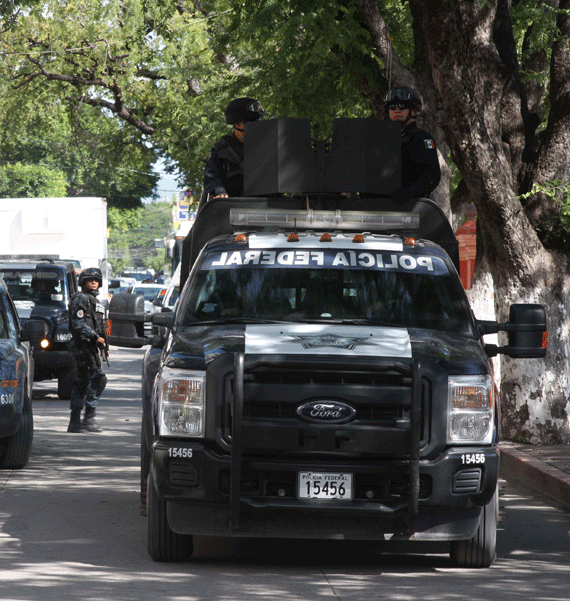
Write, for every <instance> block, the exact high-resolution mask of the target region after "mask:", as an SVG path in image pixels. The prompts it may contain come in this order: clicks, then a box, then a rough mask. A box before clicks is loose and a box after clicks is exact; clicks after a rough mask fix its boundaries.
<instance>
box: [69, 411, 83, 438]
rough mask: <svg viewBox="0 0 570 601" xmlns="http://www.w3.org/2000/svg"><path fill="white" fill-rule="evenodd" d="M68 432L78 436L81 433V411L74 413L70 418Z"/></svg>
mask: <svg viewBox="0 0 570 601" xmlns="http://www.w3.org/2000/svg"><path fill="white" fill-rule="evenodd" d="M67 431H68V432H73V433H74V434H78V433H79V432H81V411H72V412H71V415H70V417H69V426H67Z"/></svg>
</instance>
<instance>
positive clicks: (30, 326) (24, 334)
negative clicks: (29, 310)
mask: <svg viewBox="0 0 570 601" xmlns="http://www.w3.org/2000/svg"><path fill="white" fill-rule="evenodd" d="M48 334H49V326H48V324H47V323H46V322H45V321H43V320H41V319H30V320H29V321H27V322H26V323H25V324H24V325H23V326H22V329H21V331H20V338H21V339H22V340H42V338H47V336H48Z"/></svg>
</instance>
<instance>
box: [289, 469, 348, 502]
mask: <svg viewBox="0 0 570 601" xmlns="http://www.w3.org/2000/svg"><path fill="white" fill-rule="evenodd" d="M299 499H343V500H346V501H351V500H352V474H338V473H337V474H331V473H328V472H299Z"/></svg>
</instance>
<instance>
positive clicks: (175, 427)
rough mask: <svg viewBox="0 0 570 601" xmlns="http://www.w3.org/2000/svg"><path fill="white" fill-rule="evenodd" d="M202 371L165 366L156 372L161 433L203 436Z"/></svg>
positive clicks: (204, 378) (203, 391)
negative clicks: (159, 371)
mask: <svg viewBox="0 0 570 601" xmlns="http://www.w3.org/2000/svg"><path fill="white" fill-rule="evenodd" d="M205 380H206V375H205V374H204V372H190V371H184V370H181V369H169V368H165V369H163V370H162V371H161V373H160V375H159V376H158V411H159V419H160V435H161V436H191V437H199V438H201V437H203V436H204V420H205V415H204V414H205V407H204V400H205V390H204V384H205Z"/></svg>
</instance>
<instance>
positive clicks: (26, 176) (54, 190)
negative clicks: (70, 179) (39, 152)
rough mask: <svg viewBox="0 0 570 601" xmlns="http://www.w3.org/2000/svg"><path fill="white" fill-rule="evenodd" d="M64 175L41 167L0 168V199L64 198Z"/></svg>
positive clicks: (18, 164) (58, 171) (17, 166)
mask: <svg viewBox="0 0 570 601" xmlns="http://www.w3.org/2000/svg"><path fill="white" fill-rule="evenodd" d="M66 190H67V180H66V178H65V174H64V173H63V172H62V171H60V170H57V169H52V168H50V167H46V166H43V165H23V164H22V163H15V164H13V165H12V164H10V165H1V166H0V198H43V197H47V198H54V197H59V196H66Z"/></svg>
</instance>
